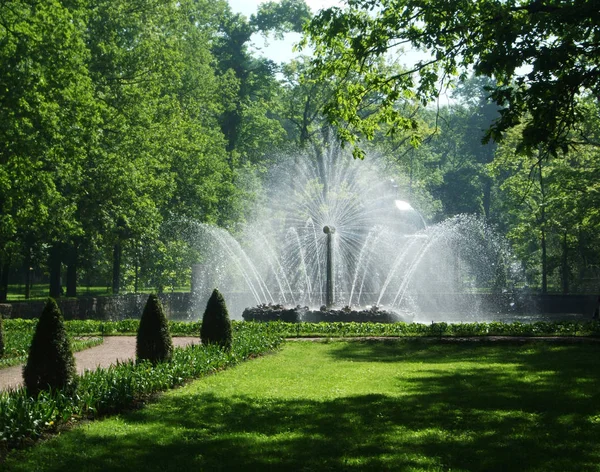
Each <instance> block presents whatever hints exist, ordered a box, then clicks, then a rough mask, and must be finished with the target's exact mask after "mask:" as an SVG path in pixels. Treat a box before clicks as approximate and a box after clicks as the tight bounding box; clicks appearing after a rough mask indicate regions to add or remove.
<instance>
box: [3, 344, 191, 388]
mask: <svg viewBox="0 0 600 472" xmlns="http://www.w3.org/2000/svg"><path fill="white" fill-rule="evenodd" d="M135 339H136V338H135V336H106V337H105V338H104V342H103V343H102V344H100V345H98V346H94V347H91V348H89V349H85V350H83V351H79V352H76V353H75V364H76V366H77V372H79V373H80V374H82V373H83V372H84V371H86V370H95V369H97V368H98V367H108V366H110V365H111V364H116V362H117V361H127V360H129V359H134V358H135ZM173 344H174V345H175V346H176V347H178V346H179V347H180V346H187V345H189V344H200V338H199V337H174V338H173ZM22 372H23V366H22V365H16V366H14V367H7V368H5V369H0V391H2V390H7V389H9V388H16V387H20V386H21V385H23V375H22Z"/></svg>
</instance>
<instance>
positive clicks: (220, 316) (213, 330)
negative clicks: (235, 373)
mask: <svg viewBox="0 0 600 472" xmlns="http://www.w3.org/2000/svg"><path fill="white" fill-rule="evenodd" d="M200 339H201V340H202V343H203V344H217V345H218V346H220V347H222V348H223V349H226V350H228V349H231V321H230V320H229V312H228V311H227V306H226V305H225V299H224V298H223V295H221V293H220V292H219V291H218V290H217V289H216V288H215V289H214V290H213V293H212V295H211V296H210V298H209V299H208V303H207V304H206V310H205V311H204V316H203V317H202V326H201V327H200Z"/></svg>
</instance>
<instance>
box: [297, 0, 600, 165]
mask: <svg viewBox="0 0 600 472" xmlns="http://www.w3.org/2000/svg"><path fill="white" fill-rule="evenodd" d="M599 12H600V10H599V9H598V8H597V5H596V4H595V3H594V2H591V1H582V2H539V1H537V0H526V1H522V2H513V1H510V2H498V1H496V0H450V1H446V0H434V1H430V2H423V1H422V0H375V1H374V0H355V1H352V2H349V4H348V5H347V6H346V7H345V8H337V7H333V8H329V9H325V10H322V11H321V12H320V13H319V14H318V15H316V16H315V17H314V18H313V20H312V21H311V23H310V24H309V26H308V28H307V30H308V32H309V35H310V36H309V38H310V40H311V41H312V42H313V47H314V48H315V53H316V59H315V61H314V64H315V66H316V67H317V69H318V70H319V71H320V73H321V77H322V79H323V80H331V78H334V79H336V80H337V82H338V83H339V84H340V85H339V89H340V92H341V93H337V94H336V95H335V96H334V97H333V98H332V100H331V101H330V105H331V106H330V107H329V108H328V112H329V115H330V119H331V120H332V122H333V123H334V124H336V125H337V126H338V129H339V130H340V135H341V136H342V138H343V139H344V140H345V141H350V142H353V141H355V140H356V139H357V136H358V134H357V133H353V132H352V129H350V131H346V130H347V128H345V125H346V124H350V125H352V126H354V127H355V128H356V129H357V130H358V132H360V133H362V135H364V136H367V137H369V136H372V134H373V129H374V126H376V124H375V123H373V122H372V120H370V117H369V116H365V115H364V113H363V106H364V105H365V104H367V103H368V101H369V100H368V99H369V92H370V91H376V92H378V93H379V96H378V100H377V101H378V107H379V109H380V110H381V113H380V116H379V119H378V122H381V121H384V122H387V123H393V124H395V125H397V126H400V127H406V126H407V118H406V116H404V115H402V114H394V106H395V104H396V103H398V102H400V101H401V100H402V99H403V98H405V97H406V96H407V95H408V96H412V97H414V98H415V99H418V100H419V101H422V102H425V103H426V102H430V101H433V100H436V99H437V98H438V96H439V94H440V91H441V90H443V89H444V88H445V85H446V84H447V83H448V82H449V81H450V80H451V78H452V77H453V76H456V75H458V74H463V75H464V74H466V71H467V70H468V68H469V67H472V68H473V70H474V71H475V73H476V75H483V76H488V77H493V78H494V79H495V80H496V82H497V86H495V87H493V89H492V90H491V97H492V99H493V100H494V102H496V103H497V104H498V105H499V106H500V107H502V108H503V110H502V113H501V115H500V117H499V119H498V120H497V121H496V122H495V123H494V124H493V125H492V127H491V129H490V131H489V133H488V137H492V138H493V139H495V140H499V139H500V138H501V136H502V133H503V132H505V131H506V130H507V129H509V128H511V127H513V126H514V125H516V124H518V123H520V122H522V123H524V128H523V132H522V139H523V148H525V149H529V150H532V149H536V148H537V146H538V144H541V143H547V145H548V146H549V149H550V151H551V153H552V154H555V153H556V152H557V151H559V150H566V149H567V147H568V146H567V145H568V143H569V142H570V139H569V136H568V130H569V129H573V128H574V127H575V126H576V125H577V123H578V121H579V119H580V117H581V114H580V113H581V107H580V102H581V99H582V97H585V96H586V95H588V94H591V95H595V96H597V95H598V91H599V89H600V80H599V78H598V74H596V73H595V71H596V70H597V68H598V64H599V59H598V58H599V57H600V54H598V48H599V46H598V42H597V41H596V38H597V36H598V34H599V26H598V25H600V13H599ZM548 38H552V40H551V41H549V40H548ZM404 45H406V46H409V47H412V48H414V49H415V50H424V51H425V52H426V55H425V56H424V57H423V59H421V60H418V61H416V63H415V64H414V65H412V66H410V67H408V68H406V69H405V70H404V71H392V70H385V69H380V68H379V67H378V66H377V62H378V60H379V59H381V58H384V57H385V56H386V54H387V53H388V52H390V51H393V50H397V49H398V47H399V46H400V47H401V46H404ZM523 66H527V67H530V72H527V73H523V72H522V68H523ZM353 75H359V76H360V77H361V78H362V84H363V85H361V86H360V87H350V88H349V87H346V84H347V83H348V78H349V77H352V76H353ZM440 82H441V83H442V84H441V85H440ZM342 92H343V93H342Z"/></svg>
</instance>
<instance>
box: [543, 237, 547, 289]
mask: <svg viewBox="0 0 600 472" xmlns="http://www.w3.org/2000/svg"><path fill="white" fill-rule="evenodd" d="M542 293H543V294H546V293H548V256H547V254H546V231H544V230H542Z"/></svg>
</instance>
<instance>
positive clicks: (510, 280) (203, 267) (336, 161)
mask: <svg viewBox="0 0 600 472" xmlns="http://www.w3.org/2000/svg"><path fill="white" fill-rule="evenodd" d="M319 159H321V161H319ZM290 166H294V167H293V168H292V169H291V168H290ZM271 176H272V182H273V183H272V184H271V185H270V186H269V187H268V188H269V194H268V199H267V203H266V204H265V205H263V206H261V207H260V208H257V210H256V215H255V216H254V217H253V218H252V221H253V222H252V223H250V224H247V225H246V226H245V227H244V228H243V230H242V231H239V232H238V233H237V234H236V236H235V237H233V236H232V234H230V233H229V232H227V231H225V230H224V229H222V228H216V227H214V226H209V225H204V224H199V223H190V225H189V226H190V228H189V234H190V237H189V240H190V244H192V245H193V246H194V247H195V249H196V250H197V251H196V252H197V253H198V255H199V256H198V258H199V263H198V264H196V265H194V270H193V274H194V275H193V286H194V292H195V294H196V297H197V300H198V302H197V305H198V306H202V303H205V301H204V298H205V297H207V296H208V295H209V294H210V293H211V291H212V289H213V288H214V287H218V288H219V290H220V291H221V293H223V294H224V296H225V298H226V300H227V304H228V306H229V307H230V314H231V316H232V318H237V319H239V318H240V316H241V313H242V312H243V310H244V309H245V308H247V307H252V306H258V305H260V306H280V305H281V306H282V307H288V308H285V309H289V308H290V307H302V308H304V307H306V308H307V310H305V311H306V312H308V311H315V310H317V311H318V308H319V307H321V306H325V307H327V308H328V309H331V310H337V311H340V310H342V307H348V308H349V311H348V313H352V312H359V311H363V310H371V309H372V307H375V310H374V311H373V312H372V313H373V316H376V315H377V313H378V310H379V312H382V311H385V310H388V311H389V312H395V313H397V314H398V319H402V320H407V321H409V320H412V319H416V320H421V319H422V320H424V321H429V320H428V318H430V316H429V313H431V312H440V311H455V312H467V313H469V314H471V316H472V318H471V320H476V319H477V318H476V317H477V316H478V313H480V312H482V311H484V310H501V309H503V308H502V306H503V305H504V304H505V303H506V300H508V299H509V298H510V295H511V293H512V286H513V285H514V284H516V283H519V281H520V265H519V264H518V262H517V261H515V260H514V258H513V256H512V255H511V254H510V251H509V250H508V246H507V244H506V242H505V241H504V240H503V239H502V238H499V237H498V236H497V235H496V234H495V233H494V232H493V231H492V229H491V228H490V227H489V226H488V225H487V224H486V223H485V221H483V220H482V219H481V218H478V217H476V216H473V215H457V216H455V217H452V218H449V219H447V220H444V221H441V222H438V223H434V224H429V225H428V224H427V223H426V221H425V218H424V217H423V215H422V214H421V213H420V212H419V211H417V209H415V208H414V206H413V205H412V204H411V203H410V202H409V201H407V199H406V196H405V195H398V188H391V187H390V184H389V182H390V181H389V178H386V176H385V172H383V171H382V170H380V168H379V166H378V164H377V161H376V160H375V159H371V160H365V161H355V160H354V159H352V157H351V156H349V155H348V154H347V153H345V152H344V151H343V150H341V149H340V148H339V147H338V146H335V145H329V146H326V147H325V148H324V150H323V152H322V153H318V154H317V155H315V156H310V155H307V156H302V157H300V158H298V159H290V160H288V161H285V162H284V163H283V164H281V165H280V166H279V167H276V168H274V169H272V171H271ZM325 189H326V191H325ZM400 190H402V189H400ZM402 197H404V198H405V199H402ZM482 293H484V294H490V297H487V298H486V297H482V296H481V294H482ZM207 294H208V295H207ZM491 295H494V296H493V297H492V296H491ZM488 299H489V300H488ZM492 299H493V300H494V301H493V302H492V301H490V300H492ZM497 300H500V302H497ZM501 305H502V306H501ZM340 316H342V315H340ZM344 316H346V315H344ZM465 321H468V319H465Z"/></svg>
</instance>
